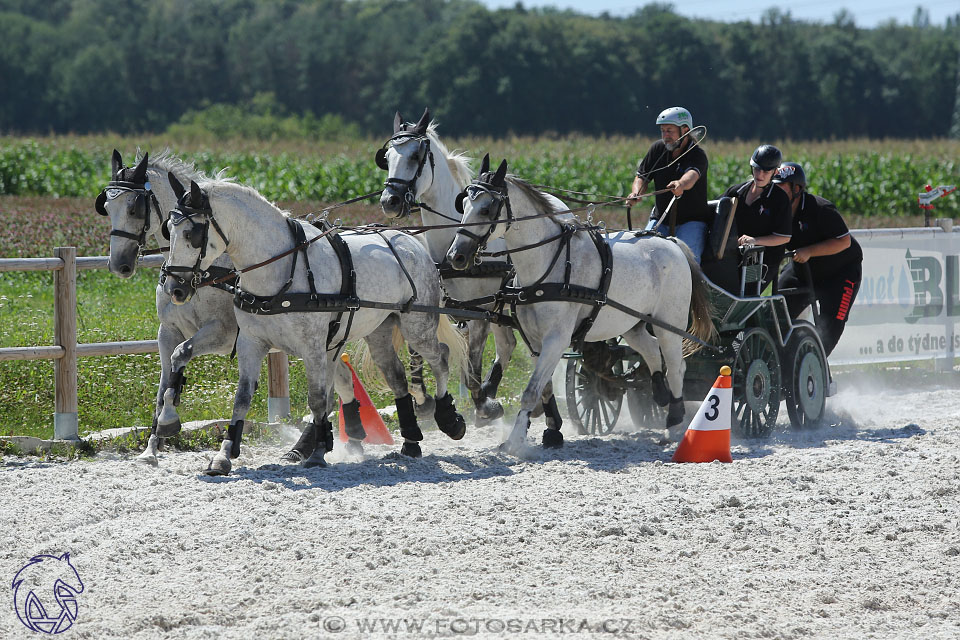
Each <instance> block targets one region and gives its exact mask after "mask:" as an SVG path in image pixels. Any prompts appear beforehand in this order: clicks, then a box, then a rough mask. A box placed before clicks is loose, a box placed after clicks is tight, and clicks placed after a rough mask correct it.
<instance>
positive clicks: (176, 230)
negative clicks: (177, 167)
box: [162, 173, 227, 304]
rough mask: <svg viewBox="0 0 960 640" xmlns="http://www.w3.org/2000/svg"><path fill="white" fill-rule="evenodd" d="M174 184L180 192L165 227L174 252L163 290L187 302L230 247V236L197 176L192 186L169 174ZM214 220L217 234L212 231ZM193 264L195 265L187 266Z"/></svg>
mask: <svg viewBox="0 0 960 640" xmlns="http://www.w3.org/2000/svg"><path fill="white" fill-rule="evenodd" d="M168 177H169V180H170V187H171V188H172V189H173V192H174V194H175V195H176V196H177V207H176V209H174V210H173V211H171V212H170V217H169V219H168V220H167V223H166V225H165V226H164V227H163V230H162V233H163V237H164V238H166V239H168V240H169V241H170V252H169V254H168V255H167V261H166V264H164V266H163V269H162V271H163V275H164V279H163V290H164V292H165V293H166V294H167V295H168V296H170V299H171V300H172V301H173V303H174V304H185V303H186V302H188V301H189V300H190V298H192V297H193V294H194V293H196V290H197V286H198V285H199V284H200V281H201V278H202V276H203V274H204V273H205V272H206V270H207V269H209V268H210V265H211V264H213V261H214V260H216V259H217V258H218V257H219V256H220V255H221V254H222V253H223V252H224V251H226V249H227V239H226V236H224V235H223V232H222V231H221V230H220V225H218V224H217V221H216V220H215V219H214V218H213V210H212V209H211V208H210V200H209V198H208V196H207V194H206V193H205V192H204V191H203V189H201V188H200V185H198V184H197V183H196V182H194V181H193V180H191V181H190V190H189V191H187V190H186V189H184V187H183V185H182V184H180V181H179V180H177V178H176V177H175V176H174V175H173V174H172V173H170V174H168ZM211 223H212V224H213V227H214V229H215V230H216V231H217V233H216V234H211V233H210V225H211ZM190 264H192V266H187V265H190Z"/></svg>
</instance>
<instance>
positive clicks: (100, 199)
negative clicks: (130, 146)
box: [93, 152, 116, 216]
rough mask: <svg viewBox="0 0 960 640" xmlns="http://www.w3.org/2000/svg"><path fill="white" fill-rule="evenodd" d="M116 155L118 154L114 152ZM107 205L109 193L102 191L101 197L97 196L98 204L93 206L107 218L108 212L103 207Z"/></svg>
mask: <svg viewBox="0 0 960 640" xmlns="http://www.w3.org/2000/svg"><path fill="white" fill-rule="evenodd" d="M114 153H116V152H114ZM106 203H107V192H106V191H101V192H100V195H98V196H97V201H96V203H95V204H94V205H93V208H94V209H96V210H97V213H99V214H100V215H102V216H106V215H107V210H106V209H105V208H104V206H103V205H105V204H106Z"/></svg>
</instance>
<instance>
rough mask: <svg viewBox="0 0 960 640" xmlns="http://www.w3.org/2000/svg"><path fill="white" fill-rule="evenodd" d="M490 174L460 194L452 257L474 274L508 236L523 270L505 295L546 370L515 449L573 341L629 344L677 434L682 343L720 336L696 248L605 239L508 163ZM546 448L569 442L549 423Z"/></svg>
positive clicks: (528, 403)
mask: <svg viewBox="0 0 960 640" xmlns="http://www.w3.org/2000/svg"><path fill="white" fill-rule="evenodd" d="M489 168H490V164H489V156H487V157H485V158H484V159H483V163H482V166H481V168H480V174H479V176H478V177H477V179H476V180H474V181H473V183H472V184H470V185H469V186H468V187H467V188H466V189H465V190H464V191H463V192H462V193H461V194H460V195H459V196H457V202H456V205H457V208H458V210H461V211H462V212H463V215H462V218H461V220H462V223H463V224H464V225H470V226H469V227H468V226H463V227H461V228H460V229H458V230H457V237H456V239H455V240H454V241H453V243H452V244H451V246H450V250H449V251H448V253H447V259H448V260H449V261H450V263H451V264H452V265H453V267H454V268H457V269H464V268H467V267H468V266H469V265H470V263H471V262H472V260H473V259H474V257H475V256H476V255H477V253H478V252H479V251H481V250H482V249H483V248H484V247H485V246H486V245H487V243H488V242H489V241H490V240H491V239H494V238H503V239H504V240H505V241H506V245H507V250H508V251H509V252H510V256H511V257H512V259H513V263H514V266H515V268H516V277H515V281H514V283H513V286H511V287H506V288H505V289H504V291H503V293H502V296H501V297H502V299H503V300H504V301H505V302H506V303H507V304H510V305H511V306H512V307H513V308H514V313H515V315H516V317H517V318H518V320H519V323H520V327H521V330H522V332H523V335H524V337H525V339H526V340H527V343H528V344H529V346H530V349H531V351H533V352H534V354H535V356H536V365H535V366H534V371H533V375H532V376H531V378H530V382H529V383H528V384H527V387H526V388H525V389H524V392H523V395H522V397H521V409H520V413H519V415H518V416H517V419H516V422H515V423H514V425H513V429H512V431H511V433H510V436H509V437H508V439H507V441H506V443H505V448H506V449H507V450H508V451H511V452H518V451H519V450H521V448H522V446H523V443H524V441H525V439H526V434H527V429H528V427H529V425H530V416H531V412H532V411H533V410H534V408H535V404H536V403H537V401H538V400H541V399H543V400H546V398H544V397H543V396H544V388H545V387H546V385H547V383H548V382H549V380H550V376H551V375H552V374H553V371H554V369H555V368H556V366H557V364H558V363H559V362H560V359H561V357H562V355H563V352H564V350H565V349H566V348H567V347H568V346H569V345H570V344H571V342H574V343H580V344H582V343H583V342H584V341H588V342H594V341H603V340H607V339H609V338H614V337H617V336H623V339H624V341H625V342H626V343H627V344H628V345H629V346H631V347H632V348H634V349H635V350H636V351H637V352H639V353H640V355H641V356H642V357H643V359H644V360H645V362H646V363H647V366H648V367H649V369H650V371H651V372H652V374H653V377H654V381H655V384H654V389H655V392H656V393H655V398H656V399H657V400H658V402H659V403H660V404H661V405H664V404H668V403H669V405H670V408H669V411H668V414H667V427H668V428H669V427H670V426H673V425H676V424H679V423H680V422H681V421H682V418H683V411H684V408H683V399H682V393H683V372H684V362H683V337H682V336H683V335H687V336H689V337H691V338H695V339H697V340H700V341H702V340H706V339H708V338H709V337H710V336H711V335H712V333H713V324H712V322H711V317H710V303H709V298H708V297H707V285H706V283H705V281H704V279H703V276H702V273H701V272H700V268H699V267H698V266H697V264H696V262H695V261H694V259H693V256H692V255H691V254H690V251H689V249H687V248H686V246H685V245H682V243H677V242H674V241H671V240H669V239H664V238H661V237H659V236H656V235H640V236H639V237H638V236H637V234H634V233H629V232H618V233H614V234H607V235H604V234H602V233H600V229H599V228H596V227H587V226H585V225H583V224H582V223H579V222H572V221H569V220H561V219H559V218H558V217H557V216H555V215H553V214H552V208H551V204H550V202H549V201H547V200H545V199H544V198H543V197H542V195H541V194H540V192H538V191H537V190H536V189H535V188H533V187H532V186H530V185H529V184H527V183H526V182H524V181H523V180H520V179H518V178H516V177H513V176H511V177H507V174H506V172H507V162H506V160H504V161H503V162H502V163H501V164H500V167H499V168H498V169H497V171H496V172H495V173H494V172H490V171H489ZM476 225H479V226H476ZM471 229H472V230H471ZM477 229H479V232H476V230H477ZM534 249H536V250H534ZM574 266H575V267H576V268H575V269H574V268H573V267H574ZM691 314H692V317H693V322H692V328H691V333H690V334H687V333H686V332H685V331H683V330H681V329H678V327H681V326H686V324H687V319H688V316H690V315H691ZM648 325H650V326H651V328H652V330H653V335H651V334H650V333H649V332H648V330H647V326H648ZM661 356H662V358H663V361H664V362H665V363H666V379H665V380H664V373H663V372H662V371H661ZM548 415H549V412H548ZM543 444H544V446H545V447H552V446H562V444H563V436H562V435H561V433H560V430H559V426H558V425H555V424H551V422H550V421H549V420H548V421H547V429H546V430H545V431H544V433H543Z"/></svg>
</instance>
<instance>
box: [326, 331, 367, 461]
mask: <svg viewBox="0 0 960 640" xmlns="http://www.w3.org/2000/svg"><path fill="white" fill-rule="evenodd" d="M369 342H370V341H369V340H368V341H367V344H369ZM331 364H332V365H333V385H334V387H335V388H336V391H337V395H338V396H340V402H341V406H340V412H341V414H342V415H343V429H344V431H345V432H346V433H347V450H348V451H350V452H351V453H355V454H357V455H359V454H362V453H363V439H364V438H366V437H367V432H366V431H364V429H363V421H361V420H360V401H359V400H357V397H356V395H354V392H353V375H352V374H351V373H350V369H349V368H347V365H346V364H344V363H343V361H342V360H341V359H340V357H339V355H337V356H336V357H335V358H334V360H333V362H332V363H331ZM324 415H326V414H324Z"/></svg>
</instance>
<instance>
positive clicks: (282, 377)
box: [267, 353, 290, 422]
mask: <svg viewBox="0 0 960 640" xmlns="http://www.w3.org/2000/svg"><path fill="white" fill-rule="evenodd" d="M267 379H268V386H269V389H270V390H269V393H268V394H267V420H269V421H270V422H279V421H280V419H282V418H289V417H290V361H289V360H288V359H287V354H285V353H271V354H269V355H268V356H267Z"/></svg>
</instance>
